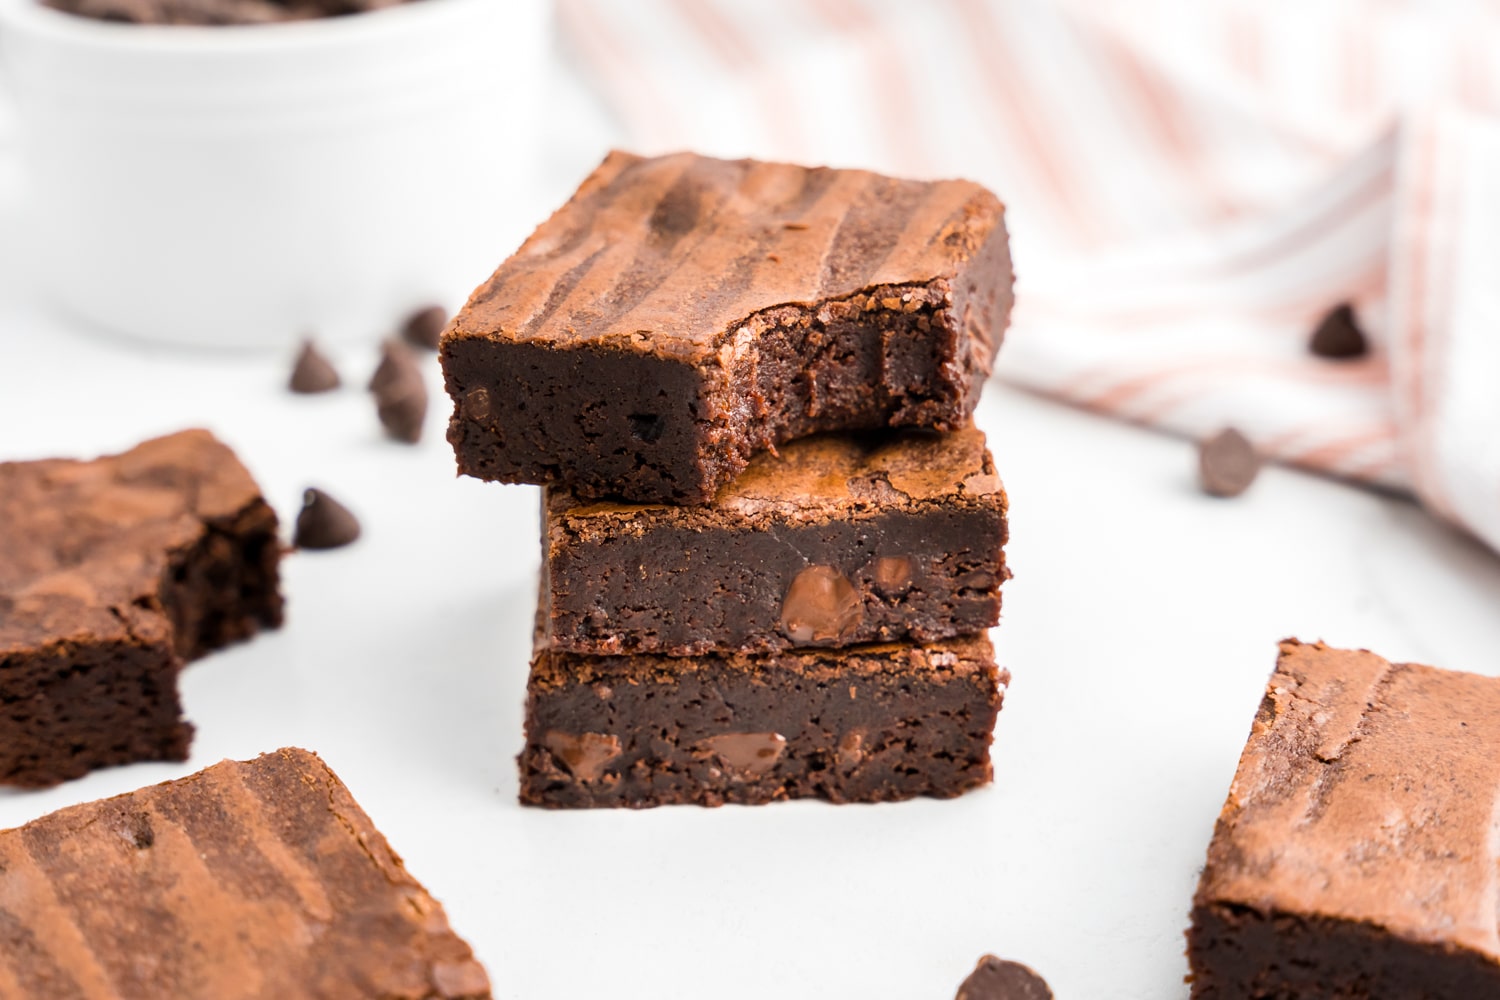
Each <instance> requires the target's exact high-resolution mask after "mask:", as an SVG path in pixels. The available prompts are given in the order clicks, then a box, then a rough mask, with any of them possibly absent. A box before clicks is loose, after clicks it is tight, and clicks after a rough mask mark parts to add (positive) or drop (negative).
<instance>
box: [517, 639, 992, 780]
mask: <svg viewBox="0 0 1500 1000" xmlns="http://www.w3.org/2000/svg"><path fill="white" fill-rule="evenodd" d="M1009 679H1010V675H1009V674H1008V673H1007V672H1005V671H1003V670H999V669H998V668H997V667H996V666H995V662H994V651H993V650H992V649H991V647H990V643H989V640H988V639H987V638H985V637H984V636H972V637H967V638H963V639H954V640H949V641H947V642H942V643H933V644H931V645H927V646H907V645H884V646H863V647H854V648H850V649H842V650H798V651H793V652H783V653H777V654H768V655H764V656H747V655H732V654H710V655H705V656H693V657H665V656H646V655H637V656H603V657H592V656H580V655H576V654H568V653H561V652H558V651H556V650H550V649H542V650H541V651H540V652H538V654H537V657H536V659H535V661H534V662H533V664H532V671H531V680H530V683H529V684H528V692H527V695H528V697H527V711H526V738H527V742H526V747H525V749H524V750H523V751H522V753H521V756H520V768H521V801H522V802H524V803H527V804H530V805H543V806H551V807H571V808H578V807H591V806H626V807H630V808H642V807H647V806H658V805H671V804H697V805H705V806H717V805H722V804H724V803H728V802H734V803H744V804H759V803H766V802H774V801H778V800H782V799H792V798H822V799H827V800H829V801H831V802H886V801H895V800H899V799H908V798H914V797H916V796H919V795H926V796H933V797H937V798H951V797H953V796H956V795H959V794H961V793H963V792H965V791H967V790H969V789H971V788H975V787H977V786H979V785H983V784H985V783H987V782H989V781H990V779H991V776H992V771H991V766H990V754H989V748H990V742H991V738H992V733H993V730H994V726H995V718H996V714H997V713H998V712H999V710H1000V704H1001V700H1002V698H1003V695H1004V689H1005V685H1006V684H1007V683H1008V682H1009Z"/></svg>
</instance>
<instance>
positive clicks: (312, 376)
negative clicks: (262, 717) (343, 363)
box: [288, 340, 339, 393]
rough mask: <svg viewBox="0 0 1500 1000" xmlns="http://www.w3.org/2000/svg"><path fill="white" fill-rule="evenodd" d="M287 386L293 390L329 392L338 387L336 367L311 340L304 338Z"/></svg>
mask: <svg viewBox="0 0 1500 1000" xmlns="http://www.w3.org/2000/svg"><path fill="white" fill-rule="evenodd" d="M288 386H289V387H290V388H291V390H292V391H293V392H303V393H313V392H329V391H330V390H333V389H337V388H338V387H339V373H338V369H336V368H334V367H333V362H332V361H329V360H328V359H327V358H326V357H324V356H323V352H322V351H319V350H318V348H317V346H316V345H315V344H314V343H313V342H312V341H311V340H304V341H303V342H302V351H301V353H299V354H298V355H297V363H296V364H295V365H293V366H292V378H291V381H290V382H289V383H288Z"/></svg>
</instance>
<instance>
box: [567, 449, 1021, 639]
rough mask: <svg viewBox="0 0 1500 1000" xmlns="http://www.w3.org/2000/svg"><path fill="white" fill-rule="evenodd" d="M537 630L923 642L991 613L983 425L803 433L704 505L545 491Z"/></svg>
mask: <svg viewBox="0 0 1500 1000" xmlns="http://www.w3.org/2000/svg"><path fill="white" fill-rule="evenodd" d="M544 511H545V521H546V525H545V532H544V541H543V549H544V552H543V556H544V580H545V587H544V592H543V599H544V602H545V604H546V606H547V612H548V613H547V614H546V615H544V620H545V621H546V623H547V627H548V629H549V634H548V640H549V642H550V643H551V644H552V645H553V646H555V647H557V648H559V649H565V650H569V651H572V652H581V653H600V654H604V653H635V652H648V653H668V654H672V655H683V654H690V653H703V652H708V651H709V650H713V649H718V650H731V651H744V652H760V651H769V650H776V649H786V648H788V647H792V646H847V645H854V644H857V643H868V642H891V641H900V640H906V639H912V640H915V641H918V642H930V641H933V640H937V639H945V638H948V637H950V636H954V635H962V634H965V633H969V632H979V631H983V630H984V629H986V628H989V627H990V626H992V625H994V624H995V623H996V621H998V620H999V616H1000V583H1001V582H1002V581H1003V580H1004V579H1005V578H1006V575H1007V573H1006V568H1005V561H1004V555H1003V551H1002V547H1003V546H1004V544H1005V541H1006V520H1005V512H1006V500H1005V491H1004V489H1003V488H1002V487H1001V484H1000V479H999V477H998V476H997V475H996V474H995V465H994V461H993V460H992V459H991V458H990V454H989V452H988V450H986V448H985V445H984V435H983V434H982V433H981V432H980V431H978V430H976V429H974V428H973V427H966V428H964V429H962V430H959V431H956V432H955V433H953V434H932V433H929V432H914V431H887V432H882V433H863V434H856V433H846V434H837V435H819V436H815V437H809V438H803V439H801V440H798V441H794V442H792V443H790V444H788V445H785V446H784V447H782V448H781V449H780V453H779V454H771V453H766V454H762V455H758V456H756V457H755V458H754V459H753V460H752V461H751V463H750V467H749V468H747V469H746V470H745V471H744V472H743V473H741V474H740V476H739V477H738V478H737V479H735V480H734V482H732V483H730V484H729V485H727V486H725V487H723V488H722V489H721V490H720V491H719V494H718V496H717V497H715V498H714V501H713V503H711V504H709V505H707V506H701V507H673V506H664V505H660V504H657V505H651V504H639V505H629V504H620V503H615V502H610V501H602V502H595V501H589V500H585V499H582V498H579V497H577V496H576V495H573V494H571V493H569V492H568V491H566V490H564V489H562V488H549V489H548V490H547V491H546V494H545V499H544Z"/></svg>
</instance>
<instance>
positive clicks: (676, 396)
mask: <svg viewBox="0 0 1500 1000" xmlns="http://www.w3.org/2000/svg"><path fill="white" fill-rule="evenodd" d="M1003 212H1004V210H1003V206H1002V205H1001V204H1000V202H999V201H998V200H997V199H996V198H995V197H994V195H992V194H991V193H990V192H989V191H987V190H985V189H984V188H982V187H980V186H979V185H977V184H972V183H969V182H965V181H938V182H916V181H902V180H896V179H892V178H888V177H882V176H880V175H877V174H872V173H868V172H866V171H858V170H830V169H827V168H816V169H808V168H805V167H797V166H792V165H788V164H777V163H761V162H757V161H752V160H739V161H724V160H714V159H710V158H707V157H701V156H695V155H692V154H687V153H683V154H677V155H674V156H664V157H657V158H654V159H642V158H640V157H637V156H633V155H630V154H628V153H618V152H617V153H612V154H610V156H609V157H608V158H607V159H606V160H605V161H604V163H603V164H602V165H601V166H600V167H599V168H598V169H597V170H596V171H595V172H594V173H593V174H592V175H591V176H590V177H589V178H588V179H587V180H585V181H584V183H583V185H582V186H581V187H580V188H579V189H578V191H577V193H576V194H575V195H574V196H573V198H572V199H571V200H570V201H569V202H568V203H567V204H566V205H565V206H563V208H562V209H560V210H559V211H558V212H557V213H556V214H554V215H553V216H552V218H551V219H549V220H548V221H547V222H545V223H543V224H542V226H541V227H540V228H538V229H537V231H536V232H535V233H534V234H533V235H532V236H531V238H530V239H528V240H527V241H526V243H525V244H524V245H523V246H522V247H521V249H520V250H519V251H517V253H516V254H515V255H514V256H512V257H511V258H510V259H509V260H507V261H506V262H505V263H504V264H502V265H501V266H500V268H499V269H498V270H497V271H496V272H495V274H494V275H493V276H492V277H491V278H490V279H489V281H487V282H486V283H485V284H484V285H482V286H480V288H479V289H478V290H476V291H475V293H474V294H473V296H472V297H471V298H470V300H469V302H468V304H467V305H466V306H465V307H464V309H463V310H462V311H461V312H460V313H459V315H458V316H457V317H455V319H454V321H453V323H452V324H451V325H450V327H449V329H448V331H447V333H445V334H444V337H443V341H442V345H441V352H442V361H443V370H444V374H445V378H446V384H447V388H448V392H449V394H450V395H451V396H452V398H453V400H454V404H455V410H454V415H453V419H452V422H451V423H450V427H449V440H450V442H452V444H453V446H454V450H455V453H456V455H457V457H458V463H459V470H460V472H462V473H464V474H467V475H472V476H477V477H479V478H482V479H491V480H497V481H501V482H530V483H540V484H543V485H552V484H556V485H560V486H563V487H566V488H568V489H569V490H571V491H572V492H574V493H575V494H577V495H578V496H580V497H586V498H597V497H604V496H618V497H621V498H624V499H628V500H633V501H638V502H670V503H690V504H697V503H704V502H707V501H708V500H710V499H711V498H712V497H713V496H714V494H715V492H716V491H717V490H718V488H719V487H721V486H722V485H724V484H725V483H726V482H728V481H729V480H730V479H732V478H733V477H734V476H736V475H737V474H738V473H739V472H741V471H742V470H743V469H744V468H745V465H746V463H747V462H748V461H749V459H750V457H751V456H752V455H753V454H755V453H757V452H759V451H762V450H765V449H767V448H773V447H775V446H776V445H778V444H780V443H783V442H785V441H788V440H791V439H794V438H797V437H801V436H804V435H807V434H812V433H816V432H819V431H831V430H858V429H871V428H878V427H887V426H893V427H895V426H917V427H926V428H932V429H937V430H953V429H956V428H958V427H961V426H962V425H963V424H964V423H965V422H966V421H967V419H968V417H969V415H970V413H972V411H973V408H974V405H975V403H976V402H977V401H978V397H979V392H980V388H981V387H982V384H983V382H984V379H985V377H986V376H987V375H988V374H989V371H990V366H991V364H992V363H993V360H994V355H995V351H996V349H997V348H998V346H999V342H1000V339H1001V336H1002V335H1003V332H1004V328H1005V325H1006V322H1007V320H1008V316H1009V311H1010V305H1011V280H1012V279H1011V270H1010V256H1009V248H1008V243H1007V238H1006V233H1005V226H1004V221H1003Z"/></svg>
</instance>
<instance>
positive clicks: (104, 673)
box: [0, 431, 282, 786]
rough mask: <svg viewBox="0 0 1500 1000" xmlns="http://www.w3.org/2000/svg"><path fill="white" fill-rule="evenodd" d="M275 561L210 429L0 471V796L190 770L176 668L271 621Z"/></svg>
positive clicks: (270, 528) (255, 500) (271, 526)
mask: <svg viewBox="0 0 1500 1000" xmlns="http://www.w3.org/2000/svg"><path fill="white" fill-rule="evenodd" d="M280 552H281V548H280V542H279V541H278V538H277V521H276V515H275V513H274V512H273V511H272V510H271V508H270V506H269V505H267V504H266V502H265V500H264V499H263V498H262V497H261V495H260V490H259V488H258V487H257V486H256V485H255V482H254V480H253V479H252V478H251V477H250V474H249V473H248V472H247V471H246V470H245V468H244V466H243V465H241V464H240V462H239V460H238V459H237V458H236V457H235V456H234V453H233V452H231V451H230V450H229V449H228V448H227V447H225V446H224V445H223V444H222V443H220V442H219V441H218V440H217V439H215V438H214V437H213V436H212V435H211V434H209V433H208V432H207V431H183V432H180V433H178V434H173V435H169V436H167V437H162V438H157V439H154V440H151V441H147V442H145V443H143V444H141V445H139V446H137V447H136V448H133V449H131V450H130V451H127V452H124V453H122V454H119V455H113V456H106V457H104V458H98V459H94V460H92V461H73V460H67V459H48V460H42V461H34V462H9V463H0V784H16V785H24V786H42V785H48V784H55V783H57V782H59V781H64V780H68V779H71V778H75V777H79V776H81V775H82V774H83V773H85V772H87V771H89V770H91V769H93V768H96V767H104V766H107V765H113V764H123V763H129V762H131V761H139V760H183V759H185V758H186V756H187V749H188V743H189V740H190V738H191V734H192V727H191V726H190V725H188V724H187V723H185V722H184V721H183V720H182V718H181V707H180V703H179V700H178V695H177V675H178V672H179V670H180V669H181V666H182V663H183V661H184V660H188V659H192V658H195V657H197V656H199V655H202V654H203V653H205V652H207V651H209V650H211V649H214V648H217V647H219V646H222V645H224V644H225V643H228V642H231V641H234V640H237V639H242V638H245V637H247V636H248V635H250V634H251V633H253V632H254V631H256V630H257V629H258V628H261V627H273V626H275V625H278V624H280V622H281V615H282V599H281V594H280V591H279V581H278V566H279V559H280Z"/></svg>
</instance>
